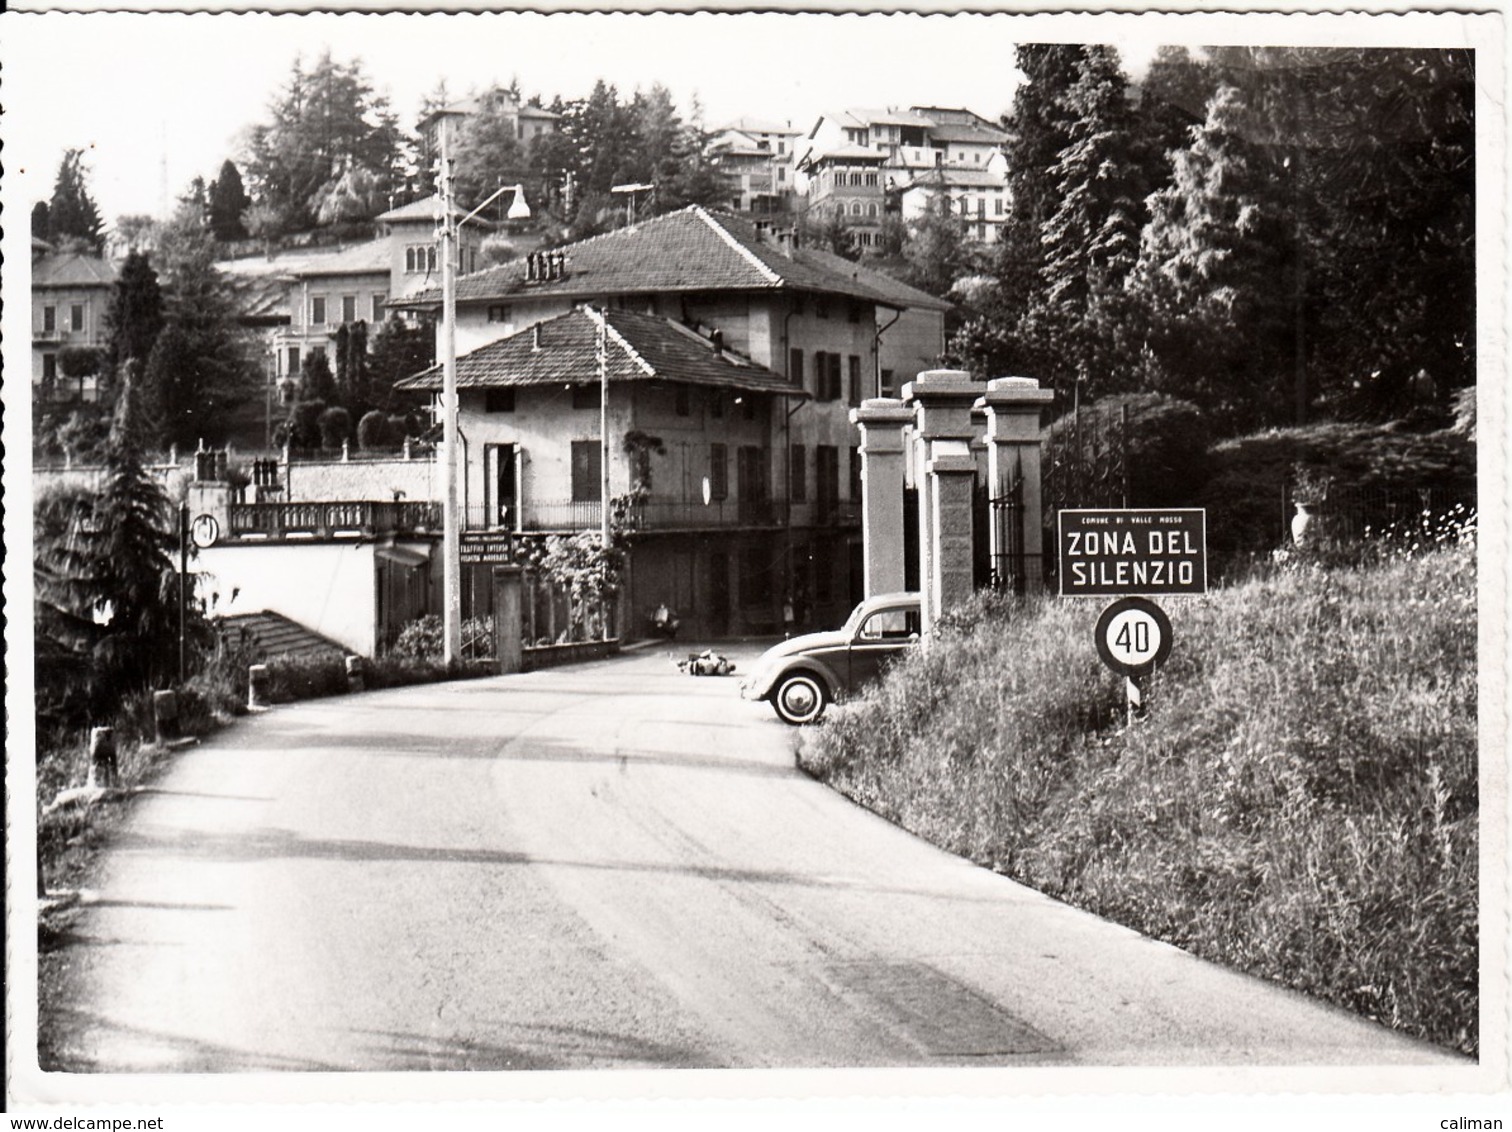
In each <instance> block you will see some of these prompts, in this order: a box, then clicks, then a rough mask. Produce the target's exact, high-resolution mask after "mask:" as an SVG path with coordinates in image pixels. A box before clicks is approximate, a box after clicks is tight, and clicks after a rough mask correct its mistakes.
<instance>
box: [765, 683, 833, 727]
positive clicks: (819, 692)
mask: <svg viewBox="0 0 1512 1132" xmlns="http://www.w3.org/2000/svg"><path fill="white" fill-rule="evenodd" d="M828 704H829V689H828V688H826V687H825V686H824V681H822V680H820V679H819V678H818V677H817V676H810V675H809V674H808V673H807V672H794V673H792V674H791V675H789V676H784V677H783V678H782V680H781V682H780V683H778V685H777V690H776V691H775V692H773V693H772V707H773V708H774V709H776V711H777V715H778V717H779V718H780V719H781V720H782V721H783V722H784V723H791V724H793V725H794V726H799V725H802V724H805V723H813V722H814V720H816V719H818V718H819V717H820V716H821V715H823V714H824V709H825V707H826V706H828Z"/></svg>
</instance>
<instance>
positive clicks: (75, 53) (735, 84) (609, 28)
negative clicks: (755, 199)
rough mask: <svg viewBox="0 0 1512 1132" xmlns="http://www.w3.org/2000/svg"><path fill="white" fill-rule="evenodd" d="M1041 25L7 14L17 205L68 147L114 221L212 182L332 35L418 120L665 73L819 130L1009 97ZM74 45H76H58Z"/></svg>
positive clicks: (809, 19)
mask: <svg viewBox="0 0 1512 1132" xmlns="http://www.w3.org/2000/svg"><path fill="white" fill-rule="evenodd" d="M1026 26H1027V25H1026V24H1025V23H1024V21H1023V19H1022V18H1016V17H1012V16H1008V15H1005V14H998V15H983V16H962V15H952V16H940V15H935V16H919V15H880V14H868V15H789V14H778V13H772V14H757V13H733V14H715V13H708V12H699V13H693V14H689V15H636V14H629V13H623V14H604V13H596V14H575V13H554V14H549V15H547V14H540V13H494V14H482V15H479V14H474V15H460V16H459V15H437V14H432V15H416V14H387V15H352V14H345V15H283V16H270V15H205V14H200V15H171V14H121V13H114V14H99V13H93V14H83V15H57V14H51V15H37V16H29V15H25V14H16V13H12V14H11V15H8V16H7V17H6V39H7V43H8V47H7V49H6V50H5V59H4V65H5V88H6V89H5V106H4V110H5V115H4V118H3V119H0V128H3V130H4V140H5V175H6V178H7V180H8V181H9V184H8V185H7V186H6V189H7V193H6V197H7V200H8V201H9V202H11V203H13V204H14V203H21V202H25V204H26V207H28V208H29V207H30V203H31V202H34V201H36V200H42V199H45V198H47V197H48V196H50V195H51V192H52V185H53V181H54V179H55V177H56V174H57V168H58V163H59V161H60V159H61V157H62V155H63V151H64V149H65V148H67V147H70V146H73V147H79V148H83V149H85V150H86V152H87V156H86V163H87V165H88V167H89V168H90V170H91V179H90V188H91V191H92V193H93V195H94V198H95V201H96V203H97V204H98V205H99V207H100V211H101V213H102V215H103V216H104V217H105V218H106V220H107V222H109V221H113V220H114V219H115V218H116V217H117V216H120V215H123V214H127V213H149V214H158V213H160V212H161V211H162V208H163V202H164V200H165V188H166V199H167V200H168V201H170V202H171V201H172V199H173V198H174V197H176V196H177V195H178V194H180V193H181V192H182V191H183V190H184V188H185V187H186V186H187V185H188V183H189V181H190V179H191V178H192V177H194V176H195V175H200V176H203V177H205V178H206V179H207V180H208V179H210V178H212V177H214V176H215V174H216V173H217V172H218V170H219V168H220V165H221V162H222V161H224V160H225V159H226V158H228V157H229V158H232V159H233V160H235V159H236V156H237V148H238V136H239V135H240V134H241V132H242V131H243V130H244V129H245V128H246V127H247V126H249V125H251V124H253V123H255V122H258V121H262V120H265V118H266V112H267V106H268V103H269V100H270V99H271V97H272V95H273V93H274V92H275V91H276V90H277V88H278V87H279V85H280V83H281V82H282V81H283V80H284V79H285V78H286V76H287V75H288V72H289V69H290V66H291V64H292V62H293V60H294V58H295V56H296V55H297V54H301V53H302V54H303V55H304V56H305V57H307V58H313V57H314V56H317V55H318V54H319V53H320V52H321V50H322V49H323V48H325V47H326V46H329V47H330V48H331V50H332V52H333V53H334V55H335V56H336V57H337V58H338V59H343V60H346V59H351V58H354V57H356V58H360V59H361V60H362V61H363V63H364V65H365V67H366V70H367V74H368V76H369V78H370V79H371V80H372V81H373V83H374V85H375V87H377V88H378V89H379V90H380V91H383V92H384V93H386V94H387V95H388V97H389V99H390V102H391V104H392V106H393V108H394V110H395V111H396V112H397V113H398V114H399V117H400V121H401V123H403V124H404V125H405V126H406V128H409V129H413V126H414V123H415V118H416V115H417V111H418V108H419V105H420V102H421V99H422V97H423V96H424V95H425V94H426V93H427V92H429V91H431V90H433V89H434V88H435V86H436V84H437V82H438V80H439V79H441V78H442V77H443V76H444V77H445V79H446V81H447V86H448V90H449V91H450V92H451V93H452V94H453V95H455V96H458V97H460V96H463V95H465V94H466V93H468V92H469V90H471V89H476V88H480V87H483V86H486V85H488V84H490V83H492V82H494V81H499V82H502V83H506V84H507V83H508V82H509V81H510V79H511V78H514V77H518V78H519V80H520V84H521V87H522V89H523V90H524V91H525V92H526V94H527V95H529V94H533V93H539V94H541V95H542V96H543V97H544V98H545V99H546V100H547V101H548V102H549V101H550V99H551V97H552V96H553V95H555V94H561V95H562V96H563V97H564V98H575V97H582V96H586V95H587V94H588V93H589V91H590V90H591V89H592V87H593V83H594V81H595V80H596V79H598V78H604V79H605V80H607V81H609V82H612V83H614V84H615V85H616V86H617V87H618V89H619V91H620V93H621V95H622V96H624V97H628V96H629V95H630V94H631V93H632V92H633V91H634V90H635V89H636V88H638V87H639V88H645V87H649V86H650V85H651V84H652V83H655V82H661V83H662V84H663V85H665V86H666V87H668V89H670V90H671V92H672V94H673V97H674V99H675V100H676V102H677V105H678V108H679V109H680V110H681V111H682V112H683V113H684V114H685V115H686V114H687V113H688V112H689V110H690V109H691V107H692V103H693V98H694V96H695V95H696V96H697V97H698V99H699V100H700V101H701V102H702V105H703V108H704V121H705V124H706V125H708V126H711V127H712V126H718V125H720V124H722V123H724V122H726V121H729V120H731V119H734V118H738V117H741V116H751V117H760V118H771V119H777V120H791V121H792V123H793V125H794V126H795V127H801V128H804V129H807V128H808V127H809V126H811V125H812V124H813V122H814V120H815V118H816V117H817V116H818V115H819V113H821V112H822V111H824V110H827V109H840V108H843V107H847V106H889V105H892V106H908V105H936V106H966V107H969V108H971V109H973V110H975V111H977V112H978V113H980V114H982V115H984V116H985V117H987V118H990V119H995V118H997V116H998V115H999V114H1001V113H1002V112H1004V111H1005V110H1007V109H1008V108H1009V106H1010V105H1011V103H1012V99H1013V90H1014V85H1015V83H1016V81H1017V74H1016V72H1015V71H1014V68H1013V44H1014V42H1015V39H1016V38H1018V37H1020V36H1022V35H1023V34H1024V33H1025V31H1026ZM1155 36H1156V33H1154V32H1153V31H1152V33H1151V34H1149V35H1145V34H1141V32H1140V29H1139V28H1137V27H1134V26H1132V25H1126V28H1125V30H1121V31H1120V33H1119V36H1118V38H1117V40H1116V42H1117V43H1118V44H1119V46H1120V49H1121V50H1122V51H1123V53H1124V56H1125V59H1126V63H1127V64H1128V65H1129V66H1130V68H1131V69H1132V70H1137V69H1139V68H1140V67H1142V65H1143V63H1144V62H1146V61H1147V60H1148V58H1149V57H1150V56H1151V55H1152V54H1153V52H1154V47H1155V44H1156V43H1158V42H1160V40H1159V39H1158V38H1156V37H1155ZM61 44H66V49H64V50H62V51H61V53H60V52H59V51H57V50H50V49H49V48H51V47H55V46H56V45H61Z"/></svg>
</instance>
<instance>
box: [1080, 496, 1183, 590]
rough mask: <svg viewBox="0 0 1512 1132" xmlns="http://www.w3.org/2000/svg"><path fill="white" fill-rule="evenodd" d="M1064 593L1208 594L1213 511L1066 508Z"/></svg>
mask: <svg viewBox="0 0 1512 1132" xmlns="http://www.w3.org/2000/svg"><path fill="white" fill-rule="evenodd" d="M1058 521H1059V539H1058V551H1059V553H1058V557H1059V565H1060V592H1061V596H1062V597H1097V596H1103V597H1107V596H1117V595H1119V594H1201V593H1207V512H1206V511H1204V510H1202V509H1201V508H1200V507H1184V508H1170V509H1165V510H1135V509H1117V510H1114V509H1109V510H1075V509H1067V510H1063V511H1061V512H1060V514H1059V519H1058Z"/></svg>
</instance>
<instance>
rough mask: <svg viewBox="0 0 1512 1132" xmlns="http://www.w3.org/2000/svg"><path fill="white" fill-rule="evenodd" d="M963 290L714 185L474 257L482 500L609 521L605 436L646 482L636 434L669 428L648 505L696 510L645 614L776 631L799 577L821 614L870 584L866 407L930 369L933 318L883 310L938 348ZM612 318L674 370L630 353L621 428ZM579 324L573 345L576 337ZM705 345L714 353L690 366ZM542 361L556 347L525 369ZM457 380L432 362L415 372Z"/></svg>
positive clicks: (479, 514)
mask: <svg viewBox="0 0 1512 1132" xmlns="http://www.w3.org/2000/svg"><path fill="white" fill-rule="evenodd" d="M439 301H440V296H439V293H437V292H426V293H423V294H421V295H417V296H415V297H413V298H411V299H408V300H404V301H403V303H402V304H401V305H403V306H405V307H407V308H411V309H417V308H418V309H431V310H433V309H435V308H436V307H438V306H439ZM915 301H917V302H919V303H920V304H921V305H920V306H919V307H918V308H917V309H916V310H914V309H913V308H912V307H911V303H913V302H915ZM581 307H589V308H592V310H593V311H601V312H604V313H603V314H602V315H601V316H595V315H594V314H593V313H592V311H580V310H578V308H581ZM945 309H946V305H945V304H942V303H939V302H938V301H937V300H932V299H929V297H928V296H923V295H921V293H919V292H914V291H911V290H909V289H902V290H900V289H898V288H897V287H896V286H891V287H890V286H886V285H883V284H882V283H881V282H880V281H878V280H875V279H871V280H870V281H869V279H868V276H867V275H866V274H863V272H862V270H861V269H859V268H858V267H857V265H854V264H850V263H848V262H847V261H845V260H840V259H838V258H837V257H834V256H829V255H826V254H824V253H821V252H816V251H813V250H810V249H804V248H799V247H795V246H794V245H793V242H792V240H791V238H789V237H785V236H783V235H781V234H778V233H774V232H771V231H766V232H763V231H760V230H758V229H757V228H756V227H755V226H754V225H752V224H750V223H747V222H746V221H744V220H741V219H739V218H736V217H731V216H723V215H720V216H716V215H714V214H712V213H710V212H708V211H706V210H704V209H702V208H699V207H697V206H691V207H689V208H685V209H682V210H680V211H678V212H673V213H669V214H667V215H664V216H659V217H656V218H654V219H652V220H648V221H645V222H643V223H641V224H639V225H636V226H634V227H631V228H624V229H620V230H618V231H615V232H611V233H608V234H606V235H602V236H597V237H594V238H592V239H589V240H584V241H582V242H580V243H577V244H572V245H568V246H567V247H564V248H561V249H558V250H556V251H554V252H547V253H537V254H533V255H531V256H529V257H527V259H526V260H524V261H516V262H513V263H509V264H505V265H502V266H500V267H495V268H490V269H488V270H485V271H481V272H478V273H476V274H474V275H470V276H465V277H463V278H461V279H459V280H458V284H457V346H458V352H459V355H460V361H459V374H460V373H463V372H465V373H471V374H473V375H474V377H473V378H472V379H471V380H472V381H473V382H474V383H473V384H472V385H470V386H462V387H460V388H459V393H460V402H459V414H462V415H463V418H464V420H463V424H462V433H463V435H464V437H465V438H466V445H467V447H466V451H465V455H464V459H465V462H466V466H467V469H468V470H467V491H468V509H469V514H468V521H469V523H470V524H481V525H483V526H484V527H485V528H486V527H498V526H502V527H503V528H505V529H511V528H512V529H515V530H520V531H524V530H533V529H539V530H575V529H595V528H596V527H597V525H598V514H599V512H598V510H597V507H598V505H599V499H600V492H599V490H598V480H597V475H596V473H595V471H594V465H593V464H592V461H595V460H598V459H600V458H601V456H600V455H598V454H597V453H601V452H602V451H603V450H604V449H607V451H608V453H609V459H610V461H611V472H610V479H611V488H610V496H611V498H613V496H614V495H616V494H619V493H621V492H623V491H626V490H628V487H629V484H630V478H629V467H630V455H629V453H626V452H625V450H624V449H625V444H626V438H627V436H628V434H629V433H631V432H639V433H642V434H649V435H653V436H657V437H659V438H660V439H661V440H662V441H663V446H664V447H665V448H666V451H665V453H661V452H658V453H655V454H654V455H652V457H651V465H650V466H651V473H652V481H653V484H652V490H653V493H654V494H653V496H652V497H651V499H650V500H649V501H648V504H647V508H648V509H647V510H645V511H644V512H643V515H644V516H645V517H646V521H647V522H651V523H657V524H661V523H663V520H664V519H665V522H667V523H670V522H672V521H673V519H674V518H675V519H676V521H677V522H678V523H681V524H683V525H682V526H680V527H678V528H677V529H676V531H675V535H676V537H663V536H661V535H658V536H657V537H656V538H654V539H653V538H652V537H650V535H649V534H647V535H646V536H644V537H642V536H641V535H637V536H636V539H637V543H638V546H637V550H636V553H635V556H634V558H633V561H632V572H633V574H634V575H635V580H634V582H633V594H632V598H631V601H632V609H631V613H632V615H633V616H639V615H641V614H642V613H645V612H647V610H645V609H642V608H641V606H643V605H651V606H654V604H655V603H656V602H658V601H666V602H667V603H668V604H669V605H670V606H672V607H673V608H675V609H676V610H678V612H679V613H680V614H683V615H684V616H685V617H688V618H691V619H692V620H691V625H690V631H695V632H699V631H701V632H706V633H711V634H714V633H720V632H731V633H740V632H760V631H771V630H772V629H774V628H777V627H778V626H780V625H781V624H782V622H781V609H782V603H783V599H784V598H785V597H791V598H792V599H793V602H794V606H795V613H797V614H798V617H799V619H800V621H802V620H808V621H811V622H813V623H816V624H822V623H828V622H830V621H833V620H835V619H836V618H837V617H838V616H840V615H842V614H843V612H844V611H845V610H846V609H847V608H848V606H849V605H850V604H851V603H852V601H853V600H855V597H856V595H857V594H858V593H859V590H860V583H859V564H860V558H859V555H860V532H859V526H858V523H859V513H858V503H859V499H860V483H859V472H860V459H859V451H858V448H857V444H858V436H857V434H856V431H855V429H854V427H853V426H852V425H851V424H850V422H849V419H848V413H849V410H850V408H851V407H852V406H854V405H857V404H859V403H860V401H861V400H862V399H863V398H865V397H871V396H875V395H876V393H877V390H878V388H879V383H880V382H881V380H882V374H883V372H884V370H885V371H887V372H889V374H890V376H891V378H892V380H894V381H895V382H897V383H898V384H901V383H902V381H906V380H909V379H911V378H912V376H913V373H914V372H917V371H916V370H914V371H912V372H910V371H909V367H910V366H912V365H913V364H914V363H913V361H912V360H911V357H912V355H911V351H915V350H917V339H916V338H915V339H913V340H912V341H910V343H909V345H908V347H907V351H910V352H898V350H897V347H896V346H895V344H894V339H893V338H892V335H891V333H890V332H883V330H882V329H881V327H882V326H885V325H886V324H888V323H890V322H891V321H893V320H894V319H895V318H897V317H898V316H899V315H901V314H902V313H905V312H910V313H914V314H915V315H916V316H917V318H918V319H919V320H921V321H922V322H923V323H924V324H925V325H929V326H934V327H937V328H938V339H937V341H938V347H937V349H936V351H935V353H936V354H937V353H938V351H939V349H942V348H943V345H944V342H943V338H944V332H943V312H944V310H945ZM595 317H602V318H604V319H605V320H606V321H607V329H608V330H612V331H613V332H614V334H615V335H616V336H617V337H616V338H615V339H614V341H615V349H617V350H620V351H621V352H623V353H624V354H625V357H626V358H627V359H631V360H624V361H621V362H619V363H617V364H619V365H621V366H624V367H629V366H631V365H632V362H633V357H632V356H639V357H640V358H641V360H642V361H644V362H645V363H646V365H649V366H650V367H651V370H652V371H654V373H655V376H653V375H652V373H651V372H648V371H647V370H646V369H645V368H644V367H641V368H639V369H637V370H634V371H632V370H630V369H628V368H626V369H625V370H624V373H625V374H626V375H629V374H631V373H632V372H635V373H639V374H640V375H641V376H639V377H635V378H633V381H632V379H631V377H629V376H625V377H622V378H621V379H620V381H621V383H624V382H626V381H632V384H634V392H633V393H632V394H629V395H627V396H628V401H624V402H623V403H620V404H619V405H618V408H616V402H617V399H616V391H615V389H614V385H615V379H614V378H613V377H612V376H611V378H610V402H611V406H610V407H611V408H612V409H616V414H615V415H613V416H612V417H611V423H610V435H609V437H608V443H607V445H605V444H603V443H602V442H603V438H601V437H600V436H599V433H598V431H597V430H598V419H599V418H598V413H597V412H596V411H590V409H596V408H597V400H596V397H597V396H598V393H597V384H598V375H597V371H596V362H595V360H594V357H593V355H591V354H584V353H583V352H582V342H583V341H584V340H585V339H584V338H583V335H584V334H586V332H587V331H586V328H587V327H588V326H589V325H590V323H591V322H592V320H593V319H594V318H595ZM537 326H539V327H540V330H539V331H536V330H535V329H534V328H535V327H537ZM569 332H570V333H571V334H573V335H576V337H575V338H574V339H573V341H574V342H575V343H576V345H573V346H571V347H570V348H569V346H568V345H567V344H565V343H560V344H559V343H558V336H559V335H567V334H569ZM606 333H607V331H606ZM536 334H539V339H537V338H536V337H535V335H536ZM495 344H498V345H497V346H496V345H495ZM643 347H644V349H645V350H646V351H647V353H644V354H642V353H640V351H641V349H642V348H643ZM490 348H492V349H490ZM485 351H488V352H485ZM658 351H662V352H661V353H658ZM690 351H691V353H690ZM542 355H544V356H542ZM653 355H654V356H653ZM695 357H696V358H698V359H700V364H699V367H698V368H697V369H689V368H688V366H689V365H691V359H693V358H695ZM657 358H661V359H663V360H662V361H658V360H656V359H657ZM524 361H529V362H530V366H531V367H537V368H526V369H523V370H522V369H521V368H520V366H521V365H522V364H523V362H524ZM548 362H549V363H550V365H551V366H553V367H557V368H553V369H550V370H549V371H547V372H550V373H552V374H553V375H554V376H553V377H552V379H551V380H550V381H548V382H542V381H538V380H536V379H535V378H534V377H532V376H530V375H534V374H537V373H539V372H543V371H541V370H540V369H539V368H538V367H540V366H541V365H544V364H546V363H548ZM633 364H634V365H636V366H639V365H640V363H638V362H634V363H633ZM484 373H487V374H489V375H491V376H490V377H488V379H487V380H486V381H484V380H483V378H482V377H481V376H480V375H482V374H484ZM715 375H717V380H716V378H715ZM460 381H461V379H460V377H459V383H460ZM438 383H439V377H438V376H437V375H436V374H434V373H429V374H427V375H421V376H420V377H418V378H417V379H416V383H415V386H414V387H416V388H436V387H437V386H438ZM548 397H549V401H544V400H541V399H542V398H548ZM622 400H623V399H622ZM490 405H492V406H493V408H492V409H490V407H489V406H490ZM511 406H512V407H511ZM527 409H528V410H529V411H528V412H527V411H526V410H527ZM469 422H470V423H469ZM483 437H490V438H491V439H487V440H485V439H482V438H483ZM511 446H515V447H513V448H511ZM522 451H523V453H524V455H523V459H524V461H525V462H524V464H521V463H520V460H521V458H522V457H521V452H522ZM511 460H513V461H515V467H514V471H512V472H511V471H510V470H509V463H510V461H511ZM574 469H576V470H574ZM511 476H513V478H512V479H511ZM705 484H707V495H708V501H707V502H705V500H704V495H705V490H706V489H705ZM512 493H513V496H514V499H515V504H514V507H513V508H511V506H510V502H509V501H510V498H511V494H512ZM716 504H717V506H716ZM667 534H668V535H669V536H670V535H672V534H673V532H672V531H671V530H668V531H667Z"/></svg>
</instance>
